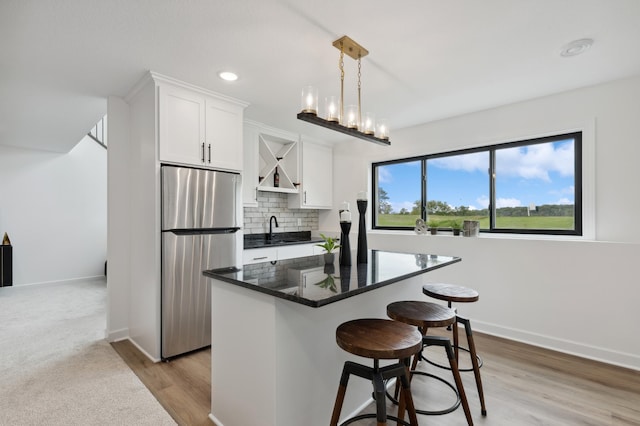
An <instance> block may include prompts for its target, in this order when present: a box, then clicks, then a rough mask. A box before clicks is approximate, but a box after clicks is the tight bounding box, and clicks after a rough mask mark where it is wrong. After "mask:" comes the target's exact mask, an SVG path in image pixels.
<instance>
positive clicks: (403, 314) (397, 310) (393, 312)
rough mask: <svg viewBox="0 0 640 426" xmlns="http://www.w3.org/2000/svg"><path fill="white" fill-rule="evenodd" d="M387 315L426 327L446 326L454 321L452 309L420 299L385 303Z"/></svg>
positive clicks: (454, 314) (422, 327)
mask: <svg viewBox="0 0 640 426" xmlns="http://www.w3.org/2000/svg"><path fill="white" fill-rule="evenodd" d="M387 315H388V316H389V318H392V319H394V320H396V321H400V322H403V323H405V324H411V325H415V326H418V327H420V328H421V329H427V328H431V327H446V326H448V325H451V324H453V323H454V322H455V321H456V313H455V311H454V310H453V309H451V308H447V307H446V306H442V305H438V304H436V303H429V302H421V301H402V302H393V303H390V304H389V305H387Z"/></svg>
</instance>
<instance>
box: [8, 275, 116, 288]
mask: <svg viewBox="0 0 640 426" xmlns="http://www.w3.org/2000/svg"><path fill="white" fill-rule="evenodd" d="M82 281H104V282H105V284H106V283H107V277H105V276H104V275H91V276H88V277H80V278H69V279H66V280H53V281H41V282H36V283H24V284H14V285H13V287H26V286H32V285H56V284H70V283H78V282H82Z"/></svg>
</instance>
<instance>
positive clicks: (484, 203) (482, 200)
mask: <svg viewBox="0 0 640 426" xmlns="http://www.w3.org/2000/svg"><path fill="white" fill-rule="evenodd" d="M476 202H477V203H478V204H479V205H480V209H486V208H489V197H487V196H486V195H482V196H480V197H478V198H476Z"/></svg>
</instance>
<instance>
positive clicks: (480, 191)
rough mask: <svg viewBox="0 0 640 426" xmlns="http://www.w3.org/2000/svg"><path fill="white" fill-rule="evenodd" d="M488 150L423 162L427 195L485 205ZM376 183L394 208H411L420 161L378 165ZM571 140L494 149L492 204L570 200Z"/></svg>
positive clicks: (461, 203) (454, 203)
mask: <svg viewBox="0 0 640 426" xmlns="http://www.w3.org/2000/svg"><path fill="white" fill-rule="evenodd" d="M488 168H489V153H488V152H479V153H472V154H465V155H456V156H453V157H443V158H433V159H430V160H428V162H427V198H428V200H437V201H445V202H446V203H447V204H449V205H450V206H452V207H459V206H465V207H468V208H470V209H472V210H477V209H484V208H487V207H488V205H489V175H488ZM378 180H379V186H380V187H382V188H383V189H384V190H385V191H386V192H387V194H388V196H389V202H390V203H391V206H392V208H393V212H395V213H397V212H399V211H400V209H401V208H403V207H404V208H406V209H407V210H408V211H411V209H412V208H413V205H414V202H415V201H416V200H419V199H420V162H419V161H416V162H412V163H402V164H390V165H387V166H383V167H379V168H378ZM574 192H575V191H574V147H573V140H566V141H557V142H547V143H542V144H536V145H529V146H525V147H514V148H506V149H501V150H498V151H496V205H497V207H498V208H500V207H521V206H522V207H525V206H530V207H532V208H533V207H534V206H536V205H543V204H573V203H574Z"/></svg>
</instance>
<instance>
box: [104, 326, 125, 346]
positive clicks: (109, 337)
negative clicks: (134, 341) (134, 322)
mask: <svg viewBox="0 0 640 426" xmlns="http://www.w3.org/2000/svg"><path fill="white" fill-rule="evenodd" d="M105 334H106V336H105V340H106V341H107V342H109V343H113V342H120V341H122V340H129V329H128V328H121V329H120V330H115V331H108V330H107V331H106V333H105Z"/></svg>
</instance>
